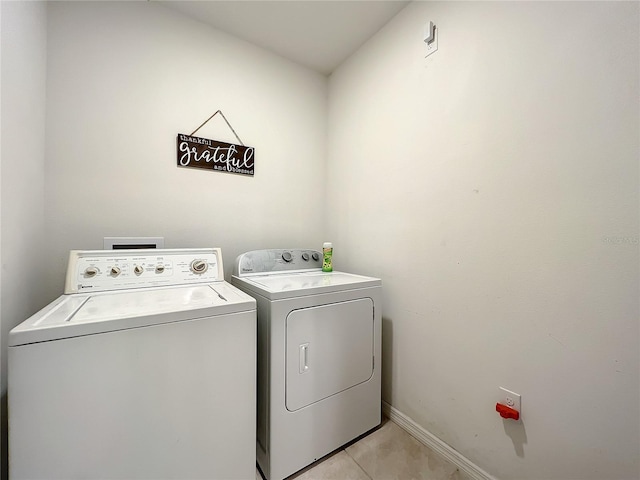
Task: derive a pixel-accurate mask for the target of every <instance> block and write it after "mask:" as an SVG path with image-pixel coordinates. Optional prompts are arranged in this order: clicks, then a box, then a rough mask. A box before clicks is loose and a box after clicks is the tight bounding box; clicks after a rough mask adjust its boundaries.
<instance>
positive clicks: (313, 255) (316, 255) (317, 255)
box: [311, 252, 320, 262]
mask: <svg viewBox="0 0 640 480" xmlns="http://www.w3.org/2000/svg"><path fill="white" fill-rule="evenodd" d="M311 258H313V260H314V261H316V262H317V261H318V260H320V254H319V253H318V252H313V254H312V255H311Z"/></svg>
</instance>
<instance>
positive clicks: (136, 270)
mask: <svg viewBox="0 0 640 480" xmlns="http://www.w3.org/2000/svg"><path fill="white" fill-rule="evenodd" d="M142 272H144V267H143V266H142V265H136V266H135V267H133V273H135V274H136V275H142Z"/></svg>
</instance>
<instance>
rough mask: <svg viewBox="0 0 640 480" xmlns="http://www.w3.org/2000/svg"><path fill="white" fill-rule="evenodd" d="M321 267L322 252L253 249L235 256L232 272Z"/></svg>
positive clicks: (237, 274) (241, 273) (288, 270)
mask: <svg viewBox="0 0 640 480" xmlns="http://www.w3.org/2000/svg"><path fill="white" fill-rule="evenodd" d="M321 269H322V253H320V252H319V251H317V250H309V249H302V248H290V249H269V250H253V251H252V252H247V253H243V254H242V255H240V256H239V257H238V258H236V263H235V265H234V268H233V274H234V275H235V276H237V277H242V276H246V275H252V274H264V273H274V272H288V273H291V272H295V271H305V272H307V271H309V270H321Z"/></svg>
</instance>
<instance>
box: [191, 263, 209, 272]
mask: <svg viewBox="0 0 640 480" xmlns="http://www.w3.org/2000/svg"><path fill="white" fill-rule="evenodd" d="M207 268H209V265H208V264H207V262H205V261H204V260H194V261H193V262H191V271H192V272H193V273H198V274H200V273H204V272H206V271H207Z"/></svg>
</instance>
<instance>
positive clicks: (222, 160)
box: [177, 133, 255, 175]
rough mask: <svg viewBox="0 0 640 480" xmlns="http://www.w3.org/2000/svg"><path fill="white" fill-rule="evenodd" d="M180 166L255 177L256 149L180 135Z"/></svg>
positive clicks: (178, 143)
mask: <svg viewBox="0 0 640 480" xmlns="http://www.w3.org/2000/svg"><path fill="white" fill-rule="evenodd" d="M177 146H178V166H179V167H191V168H204V169H207V170H216V171H219V172H229V173H239V174H241V175H253V172H254V163H255V162H254V149H253V147H245V146H242V145H234V144H232V143H224V142H218V141H216V140H209V139H208V138H200V137H193V136H191V135H184V134H182V133H179V134H178V138H177Z"/></svg>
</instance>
